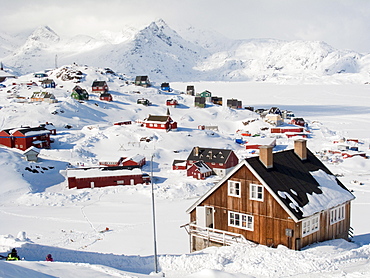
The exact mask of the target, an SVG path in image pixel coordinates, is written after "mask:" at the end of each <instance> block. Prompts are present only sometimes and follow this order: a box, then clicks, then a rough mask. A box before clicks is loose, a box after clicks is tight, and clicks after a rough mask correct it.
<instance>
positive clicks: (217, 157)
mask: <svg viewBox="0 0 370 278" xmlns="http://www.w3.org/2000/svg"><path fill="white" fill-rule="evenodd" d="M200 160H202V161H203V162H204V163H205V164H207V166H208V167H209V168H211V169H212V171H213V173H214V174H216V175H217V176H220V177H224V176H225V175H226V174H227V173H228V172H229V171H230V170H231V169H232V168H233V167H234V166H236V165H237V164H238V163H239V159H238V157H237V156H236V155H235V153H234V152H233V151H232V150H225V149H212V148H201V147H194V148H193V150H192V151H191V152H190V154H189V156H188V158H187V160H186V164H187V167H191V166H192V165H193V164H194V162H197V161H200Z"/></svg>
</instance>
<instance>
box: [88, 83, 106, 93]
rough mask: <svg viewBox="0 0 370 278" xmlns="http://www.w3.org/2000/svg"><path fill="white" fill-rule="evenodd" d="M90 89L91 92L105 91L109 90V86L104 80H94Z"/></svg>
mask: <svg viewBox="0 0 370 278" xmlns="http://www.w3.org/2000/svg"><path fill="white" fill-rule="evenodd" d="M91 90H92V92H93V93H106V92H108V91H109V88H108V85H107V82H105V81H94V82H93V84H92V86H91Z"/></svg>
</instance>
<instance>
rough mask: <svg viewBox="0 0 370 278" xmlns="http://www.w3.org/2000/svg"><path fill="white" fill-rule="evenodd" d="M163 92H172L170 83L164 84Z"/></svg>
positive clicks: (162, 86)
mask: <svg viewBox="0 0 370 278" xmlns="http://www.w3.org/2000/svg"><path fill="white" fill-rule="evenodd" d="M161 90H162V91H166V92H171V91H172V90H171V88H170V84H169V83H162V85H161Z"/></svg>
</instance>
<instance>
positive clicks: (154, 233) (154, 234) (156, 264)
mask: <svg viewBox="0 0 370 278" xmlns="http://www.w3.org/2000/svg"><path fill="white" fill-rule="evenodd" d="M153 156H154V154H152V158H151V162H150V168H151V177H150V183H151V185H152V216H153V243H154V269H155V273H158V261H157V236H156V228H155V206H154V187H153Z"/></svg>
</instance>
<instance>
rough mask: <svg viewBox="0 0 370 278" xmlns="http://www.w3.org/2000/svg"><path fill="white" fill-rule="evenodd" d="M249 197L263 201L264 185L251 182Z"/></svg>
mask: <svg viewBox="0 0 370 278" xmlns="http://www.w3.org/2000/svg"><path fill="white" fill-rule="evenodd" d="M249 190H250V191H249V198H250V199H251V200H257V201H263V186H262V185H259V184H253V183H251V184H250V187H249Z"/></svg>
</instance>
